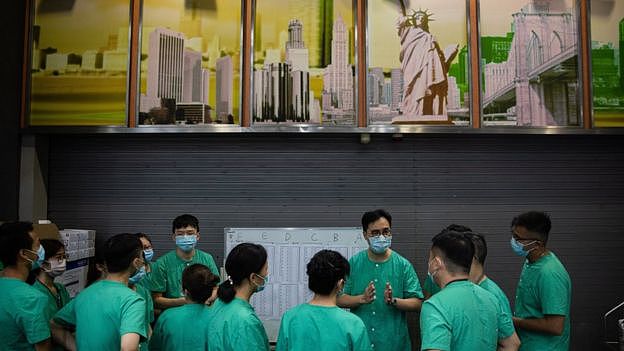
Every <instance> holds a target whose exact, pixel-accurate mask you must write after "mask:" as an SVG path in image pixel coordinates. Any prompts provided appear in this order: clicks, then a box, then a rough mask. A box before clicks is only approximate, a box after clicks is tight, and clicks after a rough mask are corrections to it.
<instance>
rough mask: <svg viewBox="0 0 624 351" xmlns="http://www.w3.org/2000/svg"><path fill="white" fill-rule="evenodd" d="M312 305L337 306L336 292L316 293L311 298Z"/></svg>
mask: <svg viewBox="0 0 624 351" xmlns="http://www.w3.org/2000/svg"><path fill="white" fill-rule="evenodd" d="M310 305H314V306H325V307H335V306H336V293H331V294H329V295H319V294H314V297H312V300H310Z"/></svg>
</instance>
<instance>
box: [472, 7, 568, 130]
mask: <svg viewBox="0 0 624 351" xmlns="http://www.w3.org/2000/svg"><path fill="white" fill-rule="evenodd" d="M512 26H513V27H512V28H513V29H512V30H513V32H514V33H513V40H512V42H511V47H510V50H509V54H508V57H507V61H504V62H501V63H487V64H485V65H484V69H483V74H484V79H485V92H484V95H483V110H484V119H485V120H486V121H488V120H490V121H494V120H502V121H506V122H508V123H509V124H515V125H518V126H569V125H579V123H580V118H579V113H578V109H579V106H578V103H577V100H578V99H577V96H578V93H579V84H578V42H577V38H578V37H577V35H576V33H577V21H576V17H575V15H574V9H563V8H554V9H553V8H550V5H549V2H548V1H543V0H533V1H531V2H530V3H529V4H528V5H527V6H525V7H523V8H522V9H521V10H520V11H519V12H517V13H514V14H513V24H512ZM486 123H487V122H486Z"/></svg>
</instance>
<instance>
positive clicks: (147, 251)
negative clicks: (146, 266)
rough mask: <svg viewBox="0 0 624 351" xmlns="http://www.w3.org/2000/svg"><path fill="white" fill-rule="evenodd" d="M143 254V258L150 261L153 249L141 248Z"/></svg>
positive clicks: (152, 256)
mask: <svg viewBox="0 0 624 351" xmlns="http://www.w3.org/2000/svg"><path fill="white" fill-rule="evenodd" d="M143 255H145V260H146V261H147V262H152V258H154V249H147V250H143Z"/></svg>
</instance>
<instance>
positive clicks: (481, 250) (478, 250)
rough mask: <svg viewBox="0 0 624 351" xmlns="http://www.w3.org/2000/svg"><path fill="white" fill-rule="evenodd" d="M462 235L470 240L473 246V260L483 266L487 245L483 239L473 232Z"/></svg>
mask: <svg viewBox="0 0 624 351" xmlns="http://www.w3.org/2000/svg"><path fill="white" fill-rule="evenodd" d="M464 234H466V236H468V237H469V238H470V240H472V244H473V245H474V258H475V259H476V260H477V261H478V262H479V263H480V264H482V265H483V264H484V263H485V258H486V257H487V243H486V242H485V237H483V235H481V234H479V233H475V232H466V233H464Z"/></svg>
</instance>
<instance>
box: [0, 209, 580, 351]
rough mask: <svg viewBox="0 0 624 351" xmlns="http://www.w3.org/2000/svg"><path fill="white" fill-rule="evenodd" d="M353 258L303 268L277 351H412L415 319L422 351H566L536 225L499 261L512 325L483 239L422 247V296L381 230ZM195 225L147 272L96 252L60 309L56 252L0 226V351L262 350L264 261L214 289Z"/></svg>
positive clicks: (119, 244)
mask: <svg viewBox="0 0 624 351" xmlns="http://www.w3.org/2000/svg"><path fill="white" fill-rule="evenodd" d="M362 228H363V236H364V238H365V239H366V241H367V242H368V245H369V246H368V249H365V250H363V251H361V252H359V253H357V254H355V255H354V256H353V257H351V259H350V260H348V261H347V259H346V258H345V257H343V256H342V255H341V254H340V253H338V252H336V251H331V250H322V251H319V252H318V253H317V254H315V255H314V257H312V259H311V260H310V262H309V263H308V264H307V267H306V268H307V275H308V287H309V289H310V290H311V291H312V292H313V293H314V295H313V297H312V299H311V300H310V301H308V302H307V303H304V304H301V305H298V306H295V307H293V308H292V309H290V310H288V311H286V312H285V313H284V315H283V317H282V320H281V325H280V328H279V335H278V338H277V344H276V346H275V347H276V349H277V350H328V351H338V350H370V351H374V350H387V351H399V350H400V351H405V350H411V349H412V342H411V340H410V335H409V330H408V323H407V317H406V313H407V312H410V311H416V312H420V337H421V346H420V349H421V350H443V351H450V350H453V351H487V350H527V351H528V350H568V349H569V342H570V299H571V282H570V277H569V275H568V273H567V271H566V269H565V268H564V266H563V264H562V263H561V261H560V260H559V259H558V258H557V256H556V255H555V254H554V253H553V252H552V251H551V250H549V249H547V247H546V244H547V242H548V236H549V233H550V229H551V221H550V218H549V216H548V215H547V214H546V213H544V212H537V211H531V212H526V213H523V214H520V215H518V216H517V217H515V218H514V219H513V220H512V221H511V238H510V248H511V250H512V251H513V253H515V254H516V255H518V256H520V257H522V258H524V265H523V268H522V273H521V276H520V280H519V282H518V286H517V290H516V296H515V310H514V311H513V312H512V311H511V308H510V304H509V300H508V299H507V297H506V296H505V294H504V293H503V291H502V290H501V289H500V288H499V287H498V285H497V284H496V283H495V282H494V281H493V280H492V279H491V278H489V277H488V276H487V275H486V274H485V271H484V264H485V259H486V256H487V245H486V241H485V238H484V237H483V236H482V235H480V234H478V233H477V232H474V231H472V230H471V229H470V228H468V227H465V226H462V225H456V224H453V225H449V226H448V227H446V228H444V229H443V230H442V231H441V232H440V233H438V234H437V235H435V236H434V237H433V238H432V240H431V241H432V243H431V249H430V250H429V257H428V268H427V276H426V279H425V280H424V290H423V289H421V286H420V282H419V279H418V276H417V274H416V271H415V270H414V267H413V265H412V264H411V263H410V262H409V261H408V260H407V259H405V258H404V257H403V256H401V255H399V254H398V253H397V252H396V251H394V250H392V249H391V248H390V247H391V242H392V238H393V231H392V217H391V215H390V214H389V213H388V212H386V211H385V210H382V209H379V210H374V211H370V212H366V213H364V215H363V216H362ZM199 239H200V231H199V222H198V220H197V218H195V217H194V216H192V215H181V216H178V217H177V218H175V219H174V221H173V225H172V240H174V241H175V243H176V246H177V247H176V249H175V250H173V251H171V252H168V253H166V254H164V255H163V256H161V257H160V258H159V259H158V260H157V261H155V262H152V259H153V257H154V249H153V247H152V243H151V240H150V238H149V237H148V236H147V235H145V234H142V233H139V234H119V235H115V236H113V237H111V238H110V239H108V240H107V241H106V243H105V245H104V246H103V247H100V248H98V250H97V252H96V259H95V264H94V266H93V268H94V269H93V270H92V272H91V273H90V281H89V286H88V287H87V288H86V289H84V290H83V291H82V292H80V293H79V294H78V295H77V296H76V297H75V298H73V299H70V297H69V294H68V293H67V290H66V289H65V287H64V286H63V285H61V284H58V283H55V282H54V278H55V277H58V276H60V275H61V274H63V272H64V271H65V268H66V259H67V256H66V254H65V248H64V247H63V244H62V243H61V242H59V241H58V240H49V239H41V240H39V238H38V236H37V234H36V233H35V232H34V230H33V226H32V224H31V223H28V222H12V223H5V224H3V225H2V226H0V260H1V262H2V267H3V269H2V271H0V294H1V296H2V298H1V299H0V350H37V351H39V350H123V351H126V350H154V351H155V350H211V351H221V350H223V351H245V350H259V351H262V350H269V349H270V348H271V346H270V345H269V340H268V338H267V334H266V331H265V329H264V327H263V324H262V322H261V321H260V319H259V318H258V316H257V315H256V313H255V312H254V309H253V307H252V306H251V304H250V299H251V297H252V296H253V295H254V294H261V293H262V290H263V289H264V288H265V286H266V285H267V284H268V283H269V277H270V272H269V262H268V260H267V252H266V250H265V248H264V247H263V246H261V245H257V244H253V243H242V244H239V245H238V246H236V247H234V248H233V249H232V251H231V252H230V253H229V254H228V256H227V258H226V260H225V271H226V274H227V275H226V276H225V277H223V279H220V278H219V271H218V269H217V265H216V263H215V261H214V259H213V257H212V256H211V255H210V254H209V253H206V252H203V251H201V250H199V249H197V248H196V245H197V242H198V240H199ZM0 268H1V267H0Z"/></svg>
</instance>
